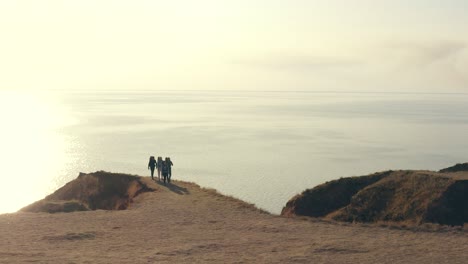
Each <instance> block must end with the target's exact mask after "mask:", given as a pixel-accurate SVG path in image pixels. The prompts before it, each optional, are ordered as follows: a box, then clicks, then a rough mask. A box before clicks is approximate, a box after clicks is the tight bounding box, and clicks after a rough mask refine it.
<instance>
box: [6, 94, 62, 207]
mask: <svg viewBox="0 0 468 264" xmlns="http://www.w3.org/2000/svg"><path fill="white" fill-rule="evenodd" d="M0 93H1V96H0V120H1V122H2V129H1V130H0V146H1V148H0V160H1V164H2V166H1V174H0V180H1V183H2V186H3V188H2V191H1V192H0V201H1V203H0V213H8V212H15V211H17V210H18V209H20V208H21V207H23V206H25V205H27V204H30V203H32V202H34V201H37V200H39V199H42V198H44V196H45V195H47V194H49V192H50V191H51V190H50V189H51V188H54V187H55V186H52V185H51V182H50V178H51V176H52V175H54V176H55V174H56V173H57V171H59V170H60V169H61V168H60V167H61V166H62V165H63V162H62V159H63V157H64V155H63V152H64V147H65V145H66V144H65V142H64V138H63V137H61V136H60V135H59V134H58V133H57V131H55V130H56V129H57V128H58V127H59V126H60V125H61V124H63V123H64V120H66V114H65V111H64V109H61V108H60V107H59V106H58V105H56V104H55V103H54V100H53V96H52V95H51V94H44V93H34V92H27V91H21V92H17V91H2V92H0Z"/></svg>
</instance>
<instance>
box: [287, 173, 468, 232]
mask: <svg viewBox="0 0 468 264" xmlns="http://www.w3.org/2000/svg"><path fill="white" fill-rule="evenodd" d="M465 168H466V165H456V166H454V167H450V168H447V169H444V170H441V171H440V172H432V171H411V170H402V171H386V172H380V173H375V174H371V175H367V176H361V177H350V178H341V179H339V180H335V181H331V182H327V183H324V184H322V185H319V186H317V187H315V188H312V189H308V190H306V191H304V192H303V193H302V194H299V195H296V196H295V197H293V198H292V199H291V200H289V201H288V202H287V204H286V206H285V207H284V208H283V210H282V213H281V214H282V215H283V216H295V215H298V216H312V217H324V218H328V219H333V220H337V221H345V222H402V223H408V224H422V223H438V224H444V225H463V224H464V223H466V222H468V171H466V170H465Z"/></svg>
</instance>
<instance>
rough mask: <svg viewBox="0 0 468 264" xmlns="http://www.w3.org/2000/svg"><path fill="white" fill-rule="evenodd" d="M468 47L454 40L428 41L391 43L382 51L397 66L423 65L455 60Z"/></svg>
mask: <svg viewBox="0 0 468 264" xmlns="http://www.w3.org/2000/svg"><path fill="white" fill-rule="evenodd" d="M467 47H468V45H467V43H464V42H455V41H432V42H428V43H393V44H390V45H388V46H386V47H384V49H383V51H382V52H384V54H386V55H387V57H389V58H391V61H394V62H395V61H396V62H399V63H398V64H399V66H403V65H406V66H415V67H424V66H430V65H431V64H434V63H439V62H443V61H446V60H452V61H453V60H456V59H457V58H459V56H460V55H461V54H462V53H463V51H464V50H465V49H466V48H467Z"/></svg>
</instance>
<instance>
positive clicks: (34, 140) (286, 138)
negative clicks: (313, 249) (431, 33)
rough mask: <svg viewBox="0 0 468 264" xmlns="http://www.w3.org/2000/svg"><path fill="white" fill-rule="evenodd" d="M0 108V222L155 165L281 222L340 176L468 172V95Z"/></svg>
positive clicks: (258, 95) (185, 95)
mask: <svg viewBox="0 0 468 264" xmlns="http://www.w3.org/2000/svg"><path fill="white" fill-rule="evenodd" d="M1 98H2V99H0V101H1V102H0V103H2V106H1V107H2V109H1V110H2V114H1V115H2V122H3V126H2V127H4V128H3V132H2V133H3V134H2V138H1V140H2V142H1V143H2V145H3V146H4V147H3V149H2V150H0V153H1V155H2V156H1V159H2V161H3V162H4V170H3V171H4V172H5V173H4V174H3V175H2V176H0V177H1V179H2V183H3V184H6V185H5V186H7V188H11V189H12V190H10V191H7V192H4V193H2V194H0V195H1V196H2V197H0V199H1V201H2V202H1V206H0V212H12V211H15V210H17V209H19V208H21V207H22V206H24V205H27V204H28V203H30V202H33V201H35V200H37V199H40V198H42V197H43V196H45V195H46V194H48V193H51V192H52V191H54V190H55V189H57V188H58V187H60V186H62V185H64V184H65V183H66V182H68V181H70V180H72V179H74V178H76V177H77V175H78V173H79V172H92V171H96V170H106V171H112V172H125V173H131V174H138V175H145V176H148V175H149V174H148V173H149V172H148V170H147V163H148V157H149V156H150V155H154V156H162V157H166V156H170V157H171V159H172V160H173V162H174V168H173V175H174V178H175V179H180V180H185V181H193V182H196V183H198V184H199V185H201V186H203V187H211V188H215V189H217V190H219V191H220V192H222V193H224V194H228V195H232V196H235V197H238V198H240V199H243V200H245V201H248V202H251V203H254V204H256V205H257V206H259V207H261V208H263V209H266V210H268V211H270V212H273V213H279V212H280V211H281V208H282V206H284V204H285V203H286V201H287V200H288V199H289V198H291V197H292V196H293V195H295V194H297V193H299V192H301V191H303V190H304V189H306V188H310V187H313V186H315V185H317V184H320V183H323V182H325V181H329V180H332V179H336V178H339V177H345V176H354V175H364V174H368V173H372V172H376V171H382V170H387V169H429V170H438V169H440V168H443V167H447V166H450V165H453V164H454V163H457V162H465V161H468V141H467V140H466V138H467V134H468V133H467V132H468V103H467V102H468V95H467V94H402V93H339V92H336V93H325V92H232V91H223V92H215V91H178V92H170V91H158V92H154V91H153V92H150V91H132V92H121V91H107V92H98V93H96V92H91V91H89V92H87V91H75V92H47V93H46V92H44V93H33V94H31V93H28V94H22V93H5V92H3V94H2V97H1ZM20 186H22V187H20ZM18 188H19V189H20V190H18ZM11 201H15V202H11Z"/></svg>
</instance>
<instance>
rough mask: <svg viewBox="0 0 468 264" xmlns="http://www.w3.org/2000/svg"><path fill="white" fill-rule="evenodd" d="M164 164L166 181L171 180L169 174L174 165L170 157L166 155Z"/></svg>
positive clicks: (170, 174)
mask: <svg viewBox="0 0 468 264" xmlns="http://www.w3.org/2000/svg"><path fill="white" fill-rule="evenodd" d="M165 163H166V166H167V181H168V182H171V176H172V165H174V164H173V163H172V161H171V158H169V157H166V161H165Z"/></svg>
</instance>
